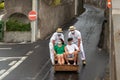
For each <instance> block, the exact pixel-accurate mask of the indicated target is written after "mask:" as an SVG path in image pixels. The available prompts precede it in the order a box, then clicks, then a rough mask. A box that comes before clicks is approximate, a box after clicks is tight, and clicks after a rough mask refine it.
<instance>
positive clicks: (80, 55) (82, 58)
mask: <svg viewBox="0 0 120 80" xmlns="http://www.w3.org/2000/svg"><path fill="white" fill-rule="evenodd" d="M75 44H76V45H78V42H75ZM78 56H79V57H80V58H81V60H86V57H85V52H84V48H83V42H82V41H81V44H80V54H78Z"/></svg>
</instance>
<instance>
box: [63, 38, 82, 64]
mask: <svg viewBox="0 0 120 80" xmlns="http://www.w3.org/2000/svg"><path fill="white" fill-rule="evenodd" d="M72 42H73V38H68V44H67V45H66V47H65V60H66V62H67V64H68V65H70V62H69V58H72V59H73V61H74V63H73V65H76V64H77V59H78V52H79V51H80V50H79V48H78V46H77V45H76V44H74V43H72Z"/></svg>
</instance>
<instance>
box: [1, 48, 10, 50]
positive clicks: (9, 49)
mask: <svg viewBox="0 0 120 80" xmlns="http://www.w3.org/2000/svg"><path fill="white" fill-rule="evenodd" d="M11 49H12V48H0V50H11Z"/></svg>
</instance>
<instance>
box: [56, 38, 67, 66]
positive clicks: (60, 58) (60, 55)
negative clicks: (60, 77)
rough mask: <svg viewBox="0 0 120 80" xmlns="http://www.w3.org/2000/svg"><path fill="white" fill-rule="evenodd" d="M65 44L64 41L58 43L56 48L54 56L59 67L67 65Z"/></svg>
mask: <svg viewBox="0 0 120 80" xmlns="http://www.w3.org/2000/svg"><path fill="white" fill-rule="evenodd" d="M65 46H66V45H65V44H64V41H63V40H62V39H60V41H58V43H57V45H55V46H54V54H55V57H56V58H57V62H58V64H59V65H63V64H64V63H65V60H64V54H65Z"/></svg>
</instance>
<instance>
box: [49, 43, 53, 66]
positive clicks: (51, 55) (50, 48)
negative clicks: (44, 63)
mask: <svg viewBox="0 0 120 80" xmlns="http://www.w3.org/2000/svg"><path fill="white" fill-rule="evenodd" d="M53 50H54V46H53V44H52V42H49V51H50V59H51V62H52V64H53V65H54V53H53Z"/></svg>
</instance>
